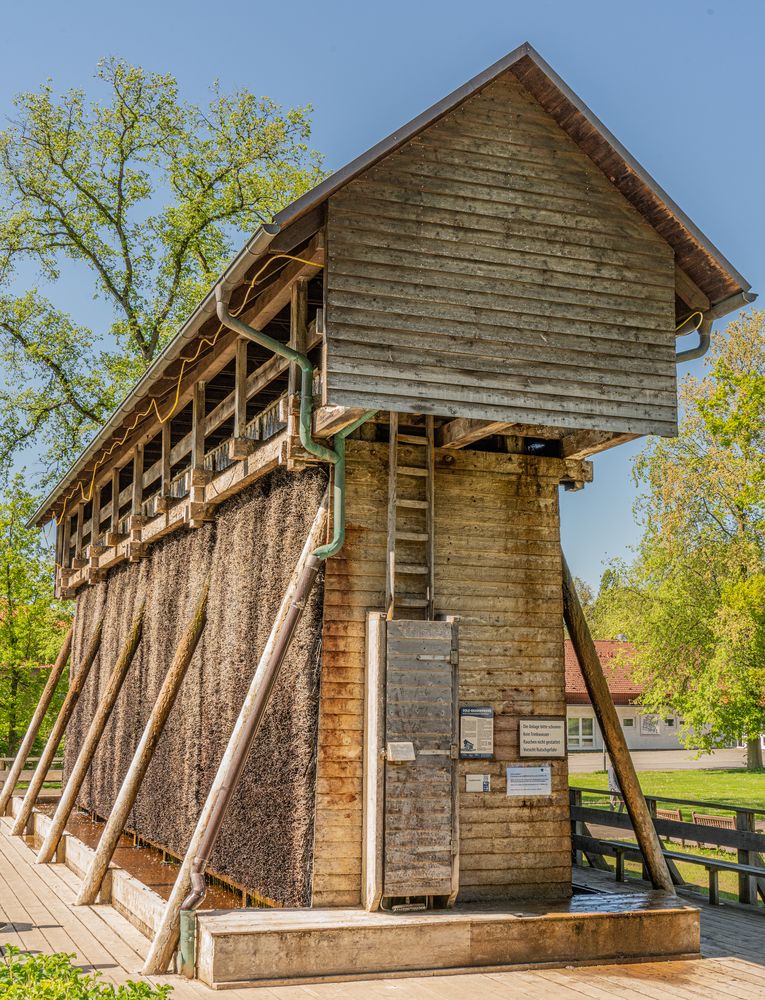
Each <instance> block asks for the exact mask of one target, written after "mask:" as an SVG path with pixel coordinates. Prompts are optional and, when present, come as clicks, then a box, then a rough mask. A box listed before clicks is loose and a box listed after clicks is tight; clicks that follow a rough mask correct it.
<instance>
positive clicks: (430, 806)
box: [383, 620, 457, 896]
mask: <svg viewBox="0 0 765 1000" xmlns="http://www.w3.org/2000/svg"><path fill="white" fill-rule="evenodd" d="M453 632H454V627H453V626H452V624H451V622H442V621H439V622H436V621H405V620H393V621H390V622H388V625H387V644H386V684H385V739H386V744H387V742H388V741H392V742H400V741H405V742H411V743H412V744H413V745H414V751H415V755H416V758H415V760H414V761H409V762H402V763H394V762H392V761H390V760H388V759H386V762H385V821H384V856H383V857H384V861H383V864H384V888H383V895H384V896H411V895H435V896H438V895H441V896H449V895H451V892H452V879H453V872H452V865H453V856H452V843H453V838H454V837H455V832H456V816H455V814H454V801H453V782H454V780H455V779H456V774H455V773H454V772H455V768H454V766H453V764H452V761H451V752H450V751H451V746H452V744H453V743H455V742H456V733H455V732H454V728H455V727H454V723H455V708H456V701H455V700H456V697H457V691H456V684H455V671H454V666H453V664H452V662H451V661H452V648H453V643H454V635H453ZM423 751H425V752H427V751H431V753H430V754H428V753H424V752H423ZM436 752H437V755H436Z"/></svg>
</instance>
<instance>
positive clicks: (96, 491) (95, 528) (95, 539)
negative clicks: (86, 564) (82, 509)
mask: <svg viewBox="0 0 765 1000" xmlns="http://www.w3.org/2000/svg"><path fill="white" fill-rule="evenodd" d="M100 537H101V487H100V486H94V487H93V499H92V501H91V514H90V546H89V548H88V556H89V557H91V558H92V557H93V556H97V555H98V554H99V553H100V551H101V548H102V546H101V544H100V542H99V538H100Z"/></svg>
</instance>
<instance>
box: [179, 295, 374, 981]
mask: <svg viewBox="0 0 765 1000" xmlns="http://www.w3.org/2000/svg"><path fill="white" fill-rule="evenodd" d="M230 294H231V292H230V288H226V287H225V286H224V287H223V288H221V286H218V288H216V290H215V297H216V304H217V313H218V319H219V320H220V321H221V323H223V325H224V326H226V327H228V329H230V330H233V331H234V332H236V333H239V334H241V335H242V336H243V337H246V338H247V339H248V340H253V341H255V343H256V344H260V345H261V346H262V347H267V348H268V349H269V350H272V351H273V352H274V353H275V354H279V355H280V356H281V357H283V358H287V359H288V360H289V361H293V362H295V364H297V365H299V366H300V370H301V380H300V442H301V444H302V445H303V447H304V448H305V449H306V451H308V452H310V453H311V454H312V455H316V457H317V458H321V459H322V460H324V461H326V462H330V463H331V464H332V465H333V466H334V483H333V487H332V493H333V502H332V507H333V518H332V520H333V529H332V540H331V541H330V542H328V543H327V544H326V545H320V546H319V547H318V548H316V549H314V551H313V552H312V553H311V556H310V557H309V559H308V562H307V563H306V566H305V569H304V571H303V575H302V577H301V579H300V581H299V583H298V586H297V588H296V592H295V596H294V599H293V601H292V603H291V605H290V608H289V610H288V612H287V615H286V616H285V619H284V622H283V623H282V626H281V629H280V630H279V635H278V638H277V641H276V643H275V645H274V649H273V652H272V656H271V660H272V663H273V668H272V670H271V671H270V674H269V677H268V683H267V684H266V685H265V686H264V687H263V689H262V691H261V693H260V696H259V699H258V704H257V706H255V708H254V711H253V713H252V715H251V717H250V721H249V724H248V727H247V732H246V734H245V738H244V739H243V740H242V743H241V747H240V752H239V754H238V755H237V758H236V759H235V760H234V761H233V762H232V770H231V777H230V779H229V781H228V783H227V785H226V787H225V788H224V789H223V790H222V793H221V795H220V797H219V799H218V801H217V802H216V804H215V809H214V812H213V813H212V815H211V816H210V821H209V824H208V827H207V830H206V832H205V835H204V837H203V838H202V842H201V843H200V845H199V850H198V852H197V855H196V857H195V858H194V863H193V866H192V869H191V872H190V880H191V891H190V892H189V894H188V895H187V896H186V898H185V899H184V901H183V903H182V904H181V913H180V920H181V933H180V960H181V968H182V969H184V970H185V971H186V974H192V975H193V972H192V973H189V970H193V968H194V964H195V957H194V951H195V937H196V919H195V911H196V909H197V908H198V907H199V905H200V903H201V902H202V900H203V899H204V897H205V895H206V893H207V883H206V881H205V874H204V873H205V869H206V868H207V864H208V862H209V860H210V856H211V855H212V852H213V849H214V847H215V843H216V841H217V839H218V834H219V832H220V828H221V826H222V825H223V820H224V819H225V816H226V813H227V811H228V805H229V802H230V801H231V797H232V795H233V793H234V791H235V789H236V786H237V784H238V783H239V778H240V776H241V773H242V769H243V768H244V764H245V761H246V759H247V754H248V753H249V750H250V747H251V746H252V743H253V741H254V739H255V736H256V734H257V731H258V728H259V726H260V722H261V719H262V718H263V715H264V713H265V709H266V707H267V705H268V700H269V695H270V693H271V691H272V689H273V685H274V683H275V681H276V678H277V676H278V673H279V669H280V668H281V665H282V663H283V661H284V658H285V657H286V655H287V652H288V650H289V647H290V644H291V642H292V637H293V635H294V632H295V629H296V627H297V624H298V622H299V621H300V618H301V616H302V613H303V609H304V608H305V605H306V602H307V600H308V596H309V595H310V593H311V590H312V589H313V585H314V583H315V581H316V577H317V575H318V572H319V568H320V566H321V563H322V562H323V561H324V560H325V559H329V558H330V557H331V556H334V555H337V553H338V552H339V551H340V549H341V548H342V546H343V543H344V541H345V440H346V438H347V437H348V435H349V434H352V433H353V431H355V430H356V428H357V427H360V426H361V425H362V424H363V423H365V421H367V420H369V418H370V417H373V416H374V414H375V413H376V412H377V411H376V410H372V411H370V412H369V413H365V414H364V415H363V416H362V417H359V418H358V420H355V421H354V422H353V423H351V424H349V425H348V426H347V427H344V428H343V429H342V430H341V431H338V432H337V434H335V448H334V450H333V449H331V448H327V447H325V446H324V445H321V444H319V443H318V441H315V440H314V439H313V435H312V426H311V424H312V411H313V365H312V364H311V362H310V360H309V359H308V357H307V356H306V355H305V354H301V353H299V352H298V351H295V350H293V349H292V348H291V347H288V346H287V345H286V344H282V343H281V342H280V341H278V340H274V338H273V337H269V336H268V334H265V333H262V332H261V331H260V330H255V329H254V328H253V327H251V326H248V325H247V324H246V323H243V322H242V321H241V320H239V319H237V318H236V317H235V316H232V315H231V313H230V312H229V311H228V301H229V297H230Z"/></svg>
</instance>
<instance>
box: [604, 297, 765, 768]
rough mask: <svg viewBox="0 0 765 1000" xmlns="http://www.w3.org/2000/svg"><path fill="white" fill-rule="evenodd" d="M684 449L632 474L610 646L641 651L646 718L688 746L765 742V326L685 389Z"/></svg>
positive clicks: (737, 335) (732, 345)
mask: <svg viewBox="0 0 765 1000" xmlns="http://www.w3.org/2000/svg"><path fill="white" fill-rule="evenodd" d="M681 403H682V409H683V417H682V422H681V427H680V434H679V437H677V438H674V439H666V438H665V439H658V440H654V441H652V442H651V443H650V444H649V445H648V447H647V448H646V449H645V451H644V452H643V453H642V454H641V455H640V456H639V458H638V460H637V463H636V468H635V473H636V477H637V480H638V482H639V483H640V484H642V485H643V486H644V487H645V493H644V495H643V496H642V497H641V499H640V500H639V501H638V510H639V513H640V516H641V519H642V522H643V525H644V534H643V538H642V540H641V543H640V546H639V548H638V552H637V558H636V559H635V561H634V562H633V563H632V564H631V565H626V564H624V563H615V564H614V565H613V566H612V567H611V570H610V572H609V576H608V579H607V580H606V579H605V578H604V581H603V583H602V584H601V588H600V593H599V595H598V599H597V601H596V608H595V612H594V615H595V618H596V621H597V623H598V629H599V630H600V632H601V634H602V633H603V632H609V633H610V634H611V635H614V634H616V633H618V632H623V633H625V634H626V635H627V637H628V638H629V639H630V640H631V641H632V642H634V643H635V645H636V647H637V654H638V655H637V668H638V672H639V674H640V675H641V679H642V680H643V681H644V683H645V685H646V688H645V693H644V695H643V699H642V700H643V703H644V705H645V706H646V708H647V709H648V710H650V711H657V712H658V711H664V710H669V709H673V710H674V711H676V712H678V713H679V714H680V715H681V716H682V717H683V719H684V729H683V735H684V738H685V739H686V740H687V742H689V743H691V744H693V745H700V746H701V747H703V748H705V749H712V748H714V747H716V746H720V745H722V744H724V743H725V742H726V741H727V740H729V739H730V738H732V737H744V738H745V739H746V740H747V742H748V747H749V753H748V760H749V764H750V766H752V767H759V766H762V759H761V755H760V751H759V735H760V733H763V732H765V559H764V555H765V313H763V312H751V313H749V314H748V315H745V316H741V317H740V318H739V319H737V320H736V321H734V322H732V323H731V324H730V325H729V326H728V329H727V331H726V334H725V335H717V336H716V337H715V338H714V341H713V345H712V350H711V353H710V355H709V358H708V361H707V372H706V374H705V376H704V378H702V379H701V380H697V379H693V378H687V379H686V380H685V381H684V383H683V385H682V387H681Z"/></svg>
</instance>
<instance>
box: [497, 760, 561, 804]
mask: <svg viewBox="0 0 765 1000" xmlns="http://www.w3.org/2000/svg"><path fill="white" fill-rule="evenodd" d="M507 794H508V795H510V796H513V797H516V798H525V797H526V796H529V795H552V768H551V767H550V765H549V764H542V765H540V766H539V767H534V766H532V765H530V764H522V765H521V766H520V767H518V766H516V767H508V768H507Z"/></svg>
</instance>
